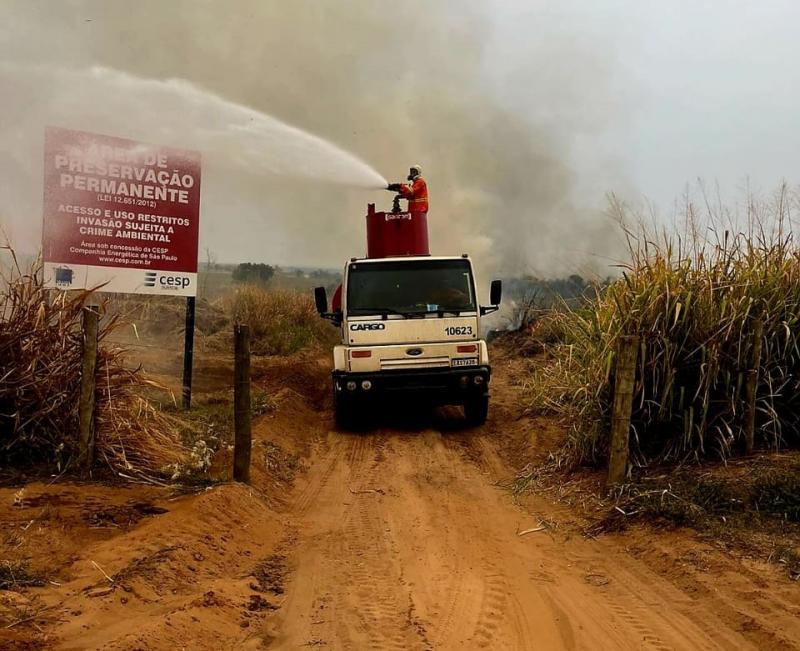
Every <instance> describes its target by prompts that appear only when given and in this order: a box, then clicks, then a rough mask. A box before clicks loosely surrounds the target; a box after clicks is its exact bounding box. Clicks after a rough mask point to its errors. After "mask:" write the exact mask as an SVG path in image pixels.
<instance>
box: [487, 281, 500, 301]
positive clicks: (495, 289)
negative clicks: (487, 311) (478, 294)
mask: <svg viewBox="0 0 800 651" xmlns="http://www.w3.org/2000/svg"><path fill="white" fill-rule="evenodd" d="M502 297H503V281H502V280H493V281H492V286H491V289H490V290H489V303H491V304H492V305H500V300H501V299H502Z"/></svg>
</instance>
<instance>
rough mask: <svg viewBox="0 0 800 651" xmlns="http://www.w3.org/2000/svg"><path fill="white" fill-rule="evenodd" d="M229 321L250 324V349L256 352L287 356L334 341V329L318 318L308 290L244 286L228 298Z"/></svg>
mask: <svg viewBox="0 0 800 651" xmlns="http://www.w3.org/2000/svg"><path fill="white" fill-rule="evenodd" d="M228 311H229V313H230V314H231V315H232V317H233V320H234V321H237V322H239V323H246V324H248V325H249V326H250V335H251V349H252V351H253V352H254V353H256V354H259V355H288V354H291V353H294V352H297V351H299V350H301V349H304V348H309V347H313V346H315V345H329V344H332V343H333V342H334V341H335V340H336V334H337V333H336V330H335V329H334V328H332V327H331V325H330V324H329V323H328V322H327V321H323V320H322V319H320V317H319V315H318V314H317V310H316V308H315V307H314V301H313V300H312V297H311V294H310V292H304V293H302V294H301V293H298V292H295V291H291V290H270V289H264V288H262V287H259V286H257V285H246V286H244V287H241V288H239V289H237V290H236V293H235V294H234V295H233V296H231V297H229V298H228Z"/></svg>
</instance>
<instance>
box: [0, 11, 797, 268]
mask: <svg viewBox="0 0 800 651" xmlns="http://www.w3.org/2000/svg"><path fill="white" fill-rule="evenodd" d="M798 19H800V3H796V2H789V1H785V0H773V1H767V2H736V1H733V0H705V1H702V0H700V1H696V2H688V1H684V0H668V1H665V0H662V1H660V2H655V1H650V0H646V1H643V0H638V1H633V0H631V1H623V0H603V1H602V2H598V1H591V0H568V1H566V2H559V3H553V2H544V1H541V0H534V1H530V0H529V1H524V2H523V1H518V0H514V1H512V0H506V1H502V0H459V1H456V0H451V1H448V2H444V1H441V0H440V1H431V0H428V1H424V2H423V1H422V0H409V1H408V2H404V3H395V2H390V1H388V0H387V1H386V2H376V1H370V0H352V1H351V2H345V1H344V0H341V1H339V2H321V1H310V0H296V1H294V2H283V3H278V2H261V1H255V0H238V1H236V2H211V1H203V2H200V1H197V2H195V1H191V2H190V1H187V0H172V1H163V2H162V1H154V0H141V1H139V2H136V3H132V2H121V1H119V0H108V1H102V2H99V1H88V0H87V1H83V0H65V1H64V2H57V3H54V2H47V1H46V0H0V62H3V63H4V64H5V65H6V73H7V74H6V76H5V77H3V76H2V75H0V97H2V101H0V155H2V157H3V158H2V159H1V162H0V177H3V178H2V181H3V182H2V183H0V222H2V224H3V226H4V227H5V228H6V230H9V231H10V232H11V233H12V235H13V236H14V237H15V238H16V240H17V242H18V243H19V242H22V243H23V244H25V245H30V244H31V242H33V243H35V242H36V238H37V237H38V235H37V233H38V218H39V211H40V210H41V189H40V183H41V180H40V178H39V176H38V175H39V174H40V170H41V154H40V151H41V150H40V146H41V130H42V128H43V126H44V123H45V122H48V123H53V124H59V125H61V126H67V127H69V126H74V127H77V128H91V127H93V126H94V127H95V128H96V129H97V130H103V131H105V132H107V133H108V132H110V133H114V134H115V135H122V136H129V137H137V138H141V139H147V138H148V137H149V136H152V138H153V139H154V140H156V141H159V142H163V141H164V140H167V141H169V142H164V143H163V144H178V145H185V146H195V147H197V148H200V149H203V146H204V144H205V142H206V141H204V140H203V139H202V137H201V134H199V133H197V134H194V135H193V134H192V130H191V128H192V127H194V126H197V125H195V124H193V122H192V118H191V117H189V116H192V115H194V113H193V112H192V111H188V110H186V109H187V107H186V106H183V105H181V104H180V102H179V101H178V99H176V100H175V101H174V102H171V101H162V99H159V100H158V102H153V103H150V104H148V103H147V101H146V100H147V97H146V96H141V95H140V96H138V97H137V100H136V101H131V102H130V111H128V112H126V111H125V108H124V104H125V95H124V93H122V94H120V93H119V92H117V90H115V97H114V98H109V96H108V93H104V92H103V89H102V88H98V87H97V81H96V80H95V81H93V82H91V83H88V82H87V84H86V85H85V87H83V86H82V85H81V84H77V85H73V86H75V87H77V90H78V91H80V92H74V93H73V94H72V95H70V96H69V97H64V96H63V94H59V93H62V91H60V90H58V88H59V87H60V84H59V83H46V82H42V83H38V82H34V81H31V79H32V77H31V76H30V75H28V82H27V83H21V82H20V81H19V78H20V75H21V77H22V78H25V76H26V75H25V73H24V71H23V68H24V66H26V65H30V64H37V65H39V66H43V67H44V68H46V69H52V70H55V69H56V67H59V68H62V69H65V70H78V71H80V70H84V71H85V70H87V69H88V68H89V67H90V66H92V65H101V66H105V67H107V68H111V69H114V70H119V71H122V72H125V73H129V74H131V75H136V76H137V77H141V78H152V79H169V78H180V79H186V80H188V81H190V82H192V83H193V84H195V85H196V86H197V87H198V88H200V89H205V90H208V91H210V92H213V93H215V94H216V95H218V96H220V97H222V98H225V99H227V100H230V101H232V102H236V103H239V104H243V105H246V106H249V107H252V108H254V109H257V110H259V111H263V112H265V113H268V114H271V115H274V116H275V117H277V118H279V119H281V120H284V121H287V122H290V123H292V124H296V125H297V126H299V127H302V128H305V129H308V130H309V131H311V132H314V133H317V134H319V135H320V136H322V137H325V138H329V139H331V140H332V141H334V142H336V143H337V144H339V145H341V146H342V147H344V148H346V149H349V150H351V151H353V152H354V153H356V154H357V155H359V156H361V157H363V158H364V159H365V160H367V161H369V162H370V163H372V164H373V165H374V166H375V167H376V169H377V170H378V171H379V172H380V173H381V174H383V175H384V176H386V177H387V178H390V179H391V180H400V179H401V178H402V177H404V175H405V171H406V169H407V167H408V165H409V164H410V163H415V162H420V163H422V164H423V165H424V167H425V170H426V177H427V178H428V180H429V183H430V185H431V195H432V211H431V215H430V219H431V238H432V242H433V244H434V247H435V248H436V252H441V253H451V252H456V253H457V252H461V251H464V250H466V251H469V252H471V253H473V254H475V255H476V256H477V257H479V258H480V259H481V261H482V262H483V263H485V265H486V266H487V267H490V268H492V269H500V270H507V271H533V272H535V273H539V274H542V275H549V274H552V275H558V274H562V273H572V272H576V271H578V272H581V271H585V270H595V271H597V272H598V273H602V272H603V265H604V264H606V263H605V260H606V258H607V257H612V258H613V257H615V256H618V255H620V250H619V241H618V238H617V236H616V233H615V231H614V230H613V226H612V225H611V224H610V223H609V222H608V220H607V219H605V218H604V217H603V215H602V210H603V208H604V206H605V199H604V197H605V194H606V193H607V192H610V191H614V192H616V193H617V194H619V195H621V196H623V197H625V198H627V199H629V200H631V201H637V200H639V199H641V198H642V197H646V198H647V199H649V200H651V201H653V202H654V203H655V204H656V205H657V206H658V207H659V209H660V211H661V212H662V214H664V216H665V217H669V216H670V214H671V211H672V204H673V201H674V200H675V199H676V198H677V197H679V196H680V195H681V194H682V192H683V190H684V188H685V187H686V184H687V183H693V182H694V181H695V180H696V179H697V178H698V177H701V178H703V179H705V180H706V181H707V182H708V183H714V182H715V181H719V182H720V184H721V186H722V190H723V194H724V196H726V197H728V198H729V200H730V201H731V202H732V203H733V202H735V201H737V200H738V199H740V198H741V188H742V187H744V184H745V181H746V179H748V178H749V179H750V181H751V184H752V185H753V186H754V187H755V188H756V189H759V188H760V189H762V190H764V191H769V190H771V189H772V188H773V187H775V186H776V185H777V184H778V183H779V182H780V181H781V180H782V179H784V178H785V179H787V180H788V181H789V182H790V183H792V184H793V185H794V184H796V183H797V171H796V160H797V154H796V152H797V151H798V145H799V144H800V135H798V130H797V128H796V127H797V123H798V121H800V120H799V119H798V116H800V84H799V83H798V81H800V79H798V76H800V72H799V71H798V70H799V69H800V64H799V63H798V61H800V39H798V38H797V37H796V33H797V25H798V24H800V20H798ZM9 71H11V72H9ZM15 71H16V72H20V71H22V72H20V75H17V76H15V74H16V72H15ZM0 72H1V71H0ZM62 77H63V75H62ZM61 85H63V84H61ZM81 93H83V94H84V97H83V100H85V101H86V102H90V103H91V105H92V106H91V111H89V110H86V111H85V113H84V114H83V115H79V114H78V108H76V107H78V106H79V105H80V101H81ZM112 99H113V101H112ZM120 104H122V105H123V106H122V108H120ZM67 105H69V107H70V109H69V110H67ZM112 106H113V107H114V110H113V111H112V110H111V108H110V107H112ZM211 114H212V117H211V118H208V117H207V116H206V118H204V119H213V111H211ZM170 115H171V116H172V117H173V119H174V118H175V117H176V116H178V117H181V118H182V119H183V121H184V122H185V123H186V124H185V125H184V126H185V127H186V129H185V130H183V131H181V132H180V133H179V132H178V131H177V130H172V131H170V130H167V129H161V130H159V129H158V126H159V124H162V123H164V122H168V121H169V116H170ZM198 119H199V118H198ZM206 126H208V125H206ZM229 153H230V152H229ZM272 154H274V152H272ZM264 155H265V157H269V156H270V155H271V153H270V152H269V151H265V154H264ZM233 157H235V156H232V158H233ZM204 160H205V161H208V164H207V166H206V167H205V169H204V180H203V186H204V196H203V221H202V227H201V247H204V246H209V247H211V248H212V249H214V250H215V252H216V254H217V256H218V258H219V259H220V260H242V259H247V260H254V261H264V262H273V263H279V264H309V265H325V266H338V265H339V264H340V263H341V261H342V260H343V259H345V258H346V257H349V256H350V255H360V254H362V252H363V251H362V249H363V242H362V240H363V232H362V231H363V229H362V227H363V221H362V220H363V217H362V215H363V212H364V206H365V204H366V202H367V201H378V202H381V201H383V202H386V201H387V199H388V195H387V194H385V193H383V194H382V193H380V192H378V193H376V192H370V191H364V190H360V189H358V188H349V187H347V186H346V185H338V186H336V185H330V184H328V183H323V182H317V181H314V180H313V179H297V178H288V177H283V176H270V175H265V174H262V173H261V172H260V171H259V172H258V173H255V172H251V173H250V174H249V175H248V174H242V173H239V172H237V170H236V169H235V166H234V165H233V163H232V162H231V161H230V160H228V161H225V160H221V159H219V158H217V159H215V157H214V155H210V156H208V157H206V158H205V159H204Z"/></svg>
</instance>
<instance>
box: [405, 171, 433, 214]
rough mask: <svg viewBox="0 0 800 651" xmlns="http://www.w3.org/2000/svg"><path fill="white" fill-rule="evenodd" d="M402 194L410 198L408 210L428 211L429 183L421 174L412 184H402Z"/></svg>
mask: <svg viewBox="0 0 800 651" xmlns="http://www.w3.org/2000/svg"><path fill="white" fill-rule="evenodd" d="M400 194H401V195H402V196H403V198H404V199H408V212H428V184H427V183H425V179H423V178H422V177H421V176H418V177H417V178H415V179H414V182H413V183H412V184H411V185H410V186H408V185H401V186H400Z"/></svg>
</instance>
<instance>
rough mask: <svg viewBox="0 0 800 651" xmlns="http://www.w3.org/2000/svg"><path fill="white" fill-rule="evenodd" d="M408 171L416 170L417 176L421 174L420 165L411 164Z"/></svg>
mask: <svg viewBox="0 0 800 651" xmlns="http://www.w3.org/2000/svg"><path fill="white" fill-rule="evenodd" d="M408 170H409V172H416V173H417V176H421V175H422V165H412V166H411V167H409V168H408Z"/></svg>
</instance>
